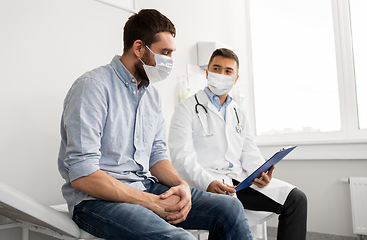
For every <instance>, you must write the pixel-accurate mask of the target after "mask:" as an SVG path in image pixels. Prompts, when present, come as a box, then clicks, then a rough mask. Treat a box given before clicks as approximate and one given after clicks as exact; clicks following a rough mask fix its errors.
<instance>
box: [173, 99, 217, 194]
mask: <svg viewBox="0 0 367 240" xmlns="http://www.w3.org/2000/svg"><path fill="white" fill-rule="evenodd" d="M187 100H190V99H187ZM186 102H188V101H185V102H181V103H179V104H178V105H177V106H176V108H175V112H174V114H173V116H172V120H171V126H170V131H169V137H168V145H169V149H170V154H171V159H172V164H173V166H174V167H175V168H176V170H177V171H178V173H179V174H180V176H181V177H182V178H183V179H184V180H185V181H186V182H187V183H188V184H189V185H190V186H191V187H193V188H197V189H201V190H206V189H207V188H208V186H209V184H210V183H211V182H212V181H214V180H215V178H214V177H213V176H212V175H211V174H210V173H209V172H207V171H206V170H205V169H204V168H203V167H202V166H201V165H200V164H199V163H198V161H197V153H196V150H195V147H194V141H193V138H192V133H193V126H192V124H193V123H192V120H193V119H192V113H191V111H190V109H189V108H188V107H187V106H186V105H185V104H184V103H186Z"/></svg>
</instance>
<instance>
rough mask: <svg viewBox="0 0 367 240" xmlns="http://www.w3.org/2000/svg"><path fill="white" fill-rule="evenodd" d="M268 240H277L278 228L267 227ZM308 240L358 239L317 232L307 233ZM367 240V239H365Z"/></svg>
mask: <svg viewBox="0 0 367 240" xmlns="http://www.w3.org/2000/svg"><path fill="white" fill-rule="evenodd" d="M266 230H267V233H268V240H273V239H274V240H275V239H276V238H277V230H278V229H277V228H276V227H269V226H268V227H267V229H266ZM306 239H307V240H357V239H358V237H346V236H338V235H332V234H324V233H315V232H307V237H306ZM365 239H367V238H365Z"/></svg>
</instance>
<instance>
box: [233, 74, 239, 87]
mask: <svg viewBox="0 0 367 240" xmlns="http://www.w3.org/2000/svg"><path fill="white" fill-rule="evenodd" d="M239 77H240V75H237V77H236V80H234V84H233V86H234V85H236V83H237V80H238V78H239Z"/></svg>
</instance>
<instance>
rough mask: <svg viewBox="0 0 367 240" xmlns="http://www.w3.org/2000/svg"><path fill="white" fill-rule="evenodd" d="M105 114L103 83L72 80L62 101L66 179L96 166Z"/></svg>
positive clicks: (92, 169)
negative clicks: (67, 176) (73, 81)
mask: <svg viewBox="0 0 367 240" xmlns="http://www.w3.org/2000/svg"><path fill="white" fill-rule="evenodd" d="M106 115H107V103H106V98H105V96H104V90H103V86H102V85H101V84H100V83H98V82H96V81H93V79H88V78H85V79H80V80H79V81H77V82H75V84H74V85H73V87H72V89H71V91H70V92H69V94H68V96H67V98H66V99H65V104H64V113H63V119H62V128H63V129H64V134H65V135H66V138H65V139H66V142H65V143H64V145H65V150H66V151H65V159H64V167H65V168H66V170H67V171H68V173H69V179H70V181H74V180H76V179H78V178H80V177H84V176H88V175H90V174H92V173H93V172H95V171H97V170H98V169H99V160H100V158H101V152H100V147H101V137H102V135H103V126H104V123H105V122H104V121H105V119H106Z"/></svg>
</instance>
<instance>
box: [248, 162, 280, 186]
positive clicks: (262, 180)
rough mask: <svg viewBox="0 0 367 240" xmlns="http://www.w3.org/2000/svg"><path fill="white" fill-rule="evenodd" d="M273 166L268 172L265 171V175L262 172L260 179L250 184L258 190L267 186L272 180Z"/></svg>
mask: <svg viewBox="0 0 367 240" xmlns="http://www.w3.org/2000/svg"><path fill="white" fill-rule="evenodd" d="M274 168H275V166H274V165H273V166H272V167H271V168H270V169H269V171H267V172H266V173H265V172H263V173H261V177H260V178H255V180H254V181H253V182H252V184H254V185H256V186H258V187H259V188H263V187H266V186H268V185H269V183H270V181H271V179H272V178H273V171H274Z"/></svg>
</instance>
